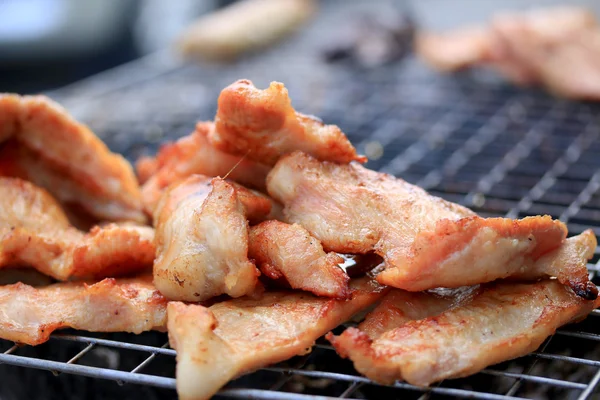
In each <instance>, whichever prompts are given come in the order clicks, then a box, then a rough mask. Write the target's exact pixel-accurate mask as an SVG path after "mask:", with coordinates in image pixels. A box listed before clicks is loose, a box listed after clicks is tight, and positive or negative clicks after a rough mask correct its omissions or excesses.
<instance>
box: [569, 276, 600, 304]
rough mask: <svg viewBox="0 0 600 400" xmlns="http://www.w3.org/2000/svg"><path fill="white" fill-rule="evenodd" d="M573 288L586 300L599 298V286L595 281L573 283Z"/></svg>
mask: <svg viewBox="0 0 600 400" xmlns="http://www.w3.org/2000/svg"><path fill="white" fill-rule="evenodd" d="M569 286H571V289H573V292H575V294H576V295H577V296H579V297H581V298H583V299H585V300H596V299H597V298H598V288H597V287H596V285H594V283H593V282H590V281H588V282H577V283H571V284H570V285H569Z"/></svg>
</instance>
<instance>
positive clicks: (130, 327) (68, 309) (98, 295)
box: [0, 276, 167, 345]
mask: <svg viewBox="0 0 600 400" xmlns="http://www.w3.org/2000/svg"><path fill="white" fill-rule="evenodd" d="M166 318H167V300H166V299H165V298H164V297H163V296H161V294H160V293H159V292H158V290H156V289H155V288H154V286H152V283H151V277H150V276H144V277H137V278H128V279H114V278H107V279H104V280H102V281H100V282H98V283H84V282H61V283H55V284H52V285H49V286H46V287H39V288H34V287H31V286H28V285H25V284H23V283H16V284H13V285H6V286H0V338H2V339H7V340H12V341H14V342H17V343H23V344H29V345H37V344H40V343H44V342H45V341H47V340H48V339H49V337H50V334H51V333H52V332H54V331H55V330H57V329H63V328H75V329H80V330H84V331H90V332H132V333H141V332H144V331H148V330H152V329H159V330H163V329H164V328H165V325H166Z"/></svg>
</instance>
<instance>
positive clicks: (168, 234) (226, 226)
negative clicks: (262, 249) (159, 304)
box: [154, 175, 271, 301]
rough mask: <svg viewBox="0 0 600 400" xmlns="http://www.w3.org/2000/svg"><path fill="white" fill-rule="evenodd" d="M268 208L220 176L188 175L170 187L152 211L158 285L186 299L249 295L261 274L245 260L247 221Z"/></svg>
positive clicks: (266, 202)
mask: <svg viewBox="0 0 600 400" xmlns="http://www.w3.org/2000/svg"><path fill="white" fill-rule="evenodd" d="M236 188H238V189H239V190H238V189H236ZM238 193H242V194H241V195H238ZM270 206H271V203H270V201H269V200H268V199H267V198H266V197H264V196H259V195H255V194H253V192H251V191H249V190H247V189H242V188H239V187H238V186H233V185H232V184H230V183H227V182H225V181H224V180H222V179H220V178H212V179H211V178H208V177H205V176H201V175H192V176H190V177H188V178H187V179H185V180H183V181H181V182H179V183H177V184H174V185H172V186H171V187H169V189H168V190H167V191H166V192H165V193H164V194H163V196H162V198H161V200H160V202H159V204H158V206H157V207H156V209H155V213H154V225H155V227H156V247H157V249H156V260H155V262H154V284H155V285H156V287H157V288H158V289H159V290H160V291H161V293H162V294H164V295H165V296H166V297H167V298H168V299H170V300H184V301H202V300H206V299H209V298H210V297H213V296H217V295H220V294H228V295H229V296H232V297H239V296H243V295H246V294H250V293H252V292H253V291H254V290H255V288H256V287H257V284H258V276H259V274H260V273H259V271H258V269H257V268H256V266H255V265H254V264H253V263H252V262H251V261H250V260H249V259H248V229H249V228H248V220H247V219H248V218H249V216H253V217H254V219H258V217H259V216H260V215H261V214H262V215H263V217H266V216H267V214H269V213H270V211H271V207H270Z"/></svg>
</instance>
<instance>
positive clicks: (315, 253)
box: [248, 220, 350, 299]
mask: <svg viewBox="0 0 600 400" xmlns="http://www.w3.org/2000/svg"><path fill="white" fill-rule="evenodd" d="M248 256H249V257H250V258H251V259H253V260H254V261H255V262H256V265H257V266H258V267H259V268H260V270H261V272H262V273H263V274H264V275H266V276H268V277H269V278H271V279H284V280H285V281H287V282H288V283H289V285H290V286H291V287H292V288H294V289H302V290H306V291H309V292H312V293H314V294H316V295H318V296H326V297H336V298H340V299H343V298H346V297H347V296H348V295H350V290H349V289H348V281H349V279H350V278H349V277H348V275H347V274H346V272H345V271H344V270H343V269H342V268H341V267H340V264H342V263H343V262H344V259H343V258H342V257H341V256H340V255H339V254H337V253H325V251H323V246H321V243H320V242H319V241H318V240H317V239H316V238H314V237H312V236H311V234H310V233H308V231H307V230H306V229H304V228H302V227H301V226H300V225H297V224H292V225H289V224H286V223H284V222H280V221H274V220H271V221H265V222H263V223H261V224H259V225H256V226H254V227H252V228H251V229H250V236H249V247H248Z"/></svg>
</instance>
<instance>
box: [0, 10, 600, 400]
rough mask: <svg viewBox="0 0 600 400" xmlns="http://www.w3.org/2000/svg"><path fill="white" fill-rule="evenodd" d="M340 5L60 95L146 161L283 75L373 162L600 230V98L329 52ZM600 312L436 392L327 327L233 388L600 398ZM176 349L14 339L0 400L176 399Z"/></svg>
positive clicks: (441, 188) (594, 266)
mask: <svg viewBox="0 0 600 400" xmlns="http://www.w3.org/2000/svg"><path fill="white" fill-rule="evenodd" d="M357 3H358V2H357ZM386 4H387V3H386ZM335 7H337V5H335V3H334V5H333V6H329V8H328V7H327V6H324V10H323V12H322V13H321V16H320V17H319V18H318V19H317V21H316V22H315V23H314V24H313V26H311V27H310V29H307V30H306V31H304V32H303V33H302V34H300V35H298V36H297V37H295V38H294V39H292V40H290V41H289V42H287V43H286V44H284V45H282V46H279V47H277V48H276V49H273V50H271V51H269V52H267V53H266V54H263V55H262V56H261V57H260V58H248V59H245V60H243V61H242V62H240V63H238V64H235V65H230V66H217V65H193V66H191V65H187V66H184V65H181V64H179V63H178V62H177V61H176V60H175V59H174V58H173V57H172V55H170V54H169V53H160V54H154V55H152V56H149V57H147V58H145V59H142V60H139V61H136V62H134V63H132V64H129V65H126V66H123V67H120V68H117V69H115V70H112V71H109V72H106V73H104V74H102V75H99V76H97V77H94V78H92V79H89V80H87V81H84V82H81V83H78V84H76V85H73V86H70V87H67V88H64V89H61V90H59V91H56V92H54V93H52V94H51V95H52V96H54V97H55V98H57V99H58V100H59V101H61V102H62V103H63V104H65V106H66V107H67V108H69V109H70V110H71V111H72V112H73V113H74V114H75V115H76V116H77V117H78V118H80V119H81V120H83V121H85V122H87V123H88V124H89V125H90V126H91V127H92V128H93V129H94V130H95V131H96V132H97V133H98V134H99V135H100V136H101V137H103V139H104V140H105V141H106V142H107V144H108V145H109V146H110V147H111V148H112V149H113V150H115V151H119V152H121V153H123V154H125V155H126V156H127V157H128V158H129V159H130V160H132V161H134V160H135V159H136V158H137V157H139V156H140V155H142V154H150V153H153V152H155V151H156V149H157V147H158V146H159V144H160V143H162V142H164V141H166V140H172V139H175V138H177V137H180V136H182V135H185V134H188V133H189V132H191V131H192V129H193V126H194V124H195V122H196V121H198V120H202V119H211V118H212V117H213V116H214V112H215V107H216V98H217V95H218V93H219V90H220V89H221V88H222V87H224V86H226V85H227V84H229V83H231V82H232V81H234V80H236V79H238V78H242V77H244V78H249V79H252V80H253V81H254V82H255V84H257V86H261V87H264V86H265V85H266V84H268V82H269V81H270V80H280V81H282V82H284V83H285V84H286V86H287V87H288V88H289V90H290V94H291V97H292V99H293V101H294V105H295V106H296V108H298V109H299V110H301V111H303V112H305V113H312V114H315V115H318V116H320V117H322V118H323V119H324V120H325V121H326V122H327V123H333V124H338V125H339V126H340V127H341V128H342V129H343V130H344V131H345V132H346V133H347V134H348V136H349V137H350V139H351V140H352V141H353V143H355V144H356V145H357V147H358V149H359V150H360V151H361V152H363V153H366V154H367V155H368V156H370V161H369V163H368V167H370V168H374V169H378V170H381V171H385V172H389V173H392V174H395V175H397V176H400V177H402V178H404V179H406V180H407V181H409V182H412V183H415V184H417V185H420V186H422V187H424V188H426V189H427V190H429V191H430V192H431V193H432V194H435V195H438V196H441V197H444V198H446V199H448V200H451V201H454V202H458V203H461V204H463V205H466V206H468V207H471V208H472V209H474V210H475V211H476V212H478V213H479V214H480V215H482V216H509V217H513V218H517V217H523V216H527V215H536V214H549V215H551V216H553V217H554V218H560V219H561V220H562V221H564V222H565V223H567V225H568V227H569V231H570V234H571V235H573V234H578V233H580V232H582V231H583V230H584V229H587V228H592V229H594V231H595V232H596V234H597V235H598V234H600V192H599V191H600V141H598V136H599V135H600V120H599V119H598V117H597V116H598V115H599V113H598V111H599V107H598V106H597V105H593V104H585V103H574V102H568V101H564V100H557V99H554V98H551V97H549V96H546V95H544V94H542V93H540V92H537V91H531V90H518V89H515V88H513V87H511V86H510V85H506V84H504V83H501V82H497V81H495V80H493V79H491V78H490V77H489V76H487V75H485V73H481V72H471V73H465V74H462V75H460V76H452V77H446V76H439V75H436V74H433V73H431V72H428V71H427V70H426V69H425V68H424V67H423V66H422V65H421V64H419V62H418V61H416V60H414V59H412V58H410V57H409V58H408V59H406V60H404V61H402V62H399V63H393V64H389V65H383V66H379V67H375V68H362V67H359V66H356V65H352V64H350V63H342V64H336V65H331V64H327V63H326V62H324V61H323V58H322V56H321V52H320V50H321V48H320V47H319V45H318V44H319V43H321V39H320V38H323V37H326V35H324V31H325V30H326V29H328V27H331V26H335V25H336V24H339V22H340V21H341V20H346V19H347V18H348V16H347V14H344V13H340V12H336V13H334V12H332V10H333V9H335ZM382 9H383V10H384V11H383V12H385V7H382ZM354 12H355V11H354ZM336 18H337V20H336ZM336 21H337V22H336ZM329 29H330V28H329ZM599 258H600V250H599V249H596V252H595V255H594V258H593V259H592V260H591V262H590V264H589V265H588V268H589V270H590V274H591V276H592V277H593V279H594V280H595V281H596V282H598V280H597V279H596V277H597V274H598V272H599V267H600V264H599V262H598V260H599ZM599 318H600V312H598V311H594V312H593V313H592V314H591V316H590V317H589V318H588V319H587V320H586V321H584V322H583V323H580V324H577V325H571V326H568V327H565V328H563V329H561V330H559V331H558V332H557V333H556V334H555V335H554V336H552V337H550V338H549V339H548V340H546V341H545V343H544V344H543V345H542V346H541V348H540V349H539V350H538V351H536V352H534V353H532V354H530V355H528V356H525V357H522V358H520V359H518V360H514V361H510V362H505V363H502V364H499V365H496V366H493V367H490V368H488V369H486V370H484V371H483V372H481V373H479V374H476V375H475V376H473V377H469V378H464V379H458V380H451V381H444V382H442V383H441V384H438V385H435V386H433V387H431V388H429V389H423V388H416V387H413V386H411V385H408V384H404V383H396V384H395V385H392V386H381V385H377V384H375V383H373V382H371V381H369V380H368V379H366V378H363V377H361V376H359V375H358V374H357V373H356V371H355V370H354V369H353V368H352V364H351V363H350V362H348V361H347V360H341V359H340V358H339V357H337V356H336V355H335V352H334V351H333V349H332V348H331V347H330V346H329V345H328V344H327V342H326V341H324V340H323V339H320V340H319V341H318V342H317V344H316V346H315V348H314V349H313V352H312V353H311V354H310V355H307V356H303V357H296V358H294V359H292V360H290V361H288V362H285V363H282V364H280V365H277V366H273V367H270V368H265V369H262V370H260V371H257V372H255V373H252V374H248V375H245V376H243V377H241V378H239V379H237V380H235V381H233V382H232V383H230V384H229V385H228V386H227V387H226V388H225V389H224V390H223V391H221V392H220V393H219V396H220V397H229V398H236V397H237V398H249V397H251V398H260V399H288V398H289V399H303V398H314V397H312V396H314V395H318V396H324V397H323V398H403V399H404V398H407V399H410V398H415V399H426V398H438V397H441V398H444V397H455V398H481V399H508V398H573V399H587V398H593V397H598V394H595V393H594V391H595V389H596V386H597V385H598V382H599V381H600V328H598V326H600V324H599V323H600V320H599ZM340 329H342V328H338V330H340ZM174 356H175V351H174V350H172V349H169V348H168V344H167V336H166V335H165V334H161V333H146V334H142V335H138V336H134V335H126V334H111V335H97V334H90V333H82V332H71V331H67V333H61V334H54V335H53V336H52V338H51V340H50V341H49V342H48V343H47V344H44V345H41V346H38V347H36V348H31V347H18V346H16V345H13V343H9V342H6V341H2V340H0V363H2V364H3V365H0V374H1V376H2V377H3V378H2V381H3V382H2V384H1V385H0V398H2V399H4V398H7V399H11V398H13V397H14V398H35V397H39V396H40V394H39V393H40V390H41V391H43V393H44V394H43V397H44V398H52V393H60V394H57V395H56V396H55V397H57V398H64V393H65V392H66V391H68V392H69V393H70V394H72V395H74V396H75V395H77V396H84V395H85V396H86V397H94V396H96V397H103V396H104V397H116V396H125V397H127V398H142V397H144V398H147V399H152V398H169V397H174V396H175V393H174V391H173V390H172V389H173V388H174V387H175V380H174V368H175V361H174ZM12 366H19V367H25V368H13V367H12ZM40 369H41V370H48V371H51V372H52V373H53V374H54V375H60V376H58V377H54V376H52V375H51V374H47V373H43V372H40V371H37V370H40ZM74 376H84V377H88V378H92V379H88V380H82V379H83V378H77V379H78V380H77V379H76V378H74ZM96 378H100V380H99V379H96ZM101 380H103V381H101ZM105 380H111V381H116V382H117V383H118V384H119V385H114V384H107V383H106V382H105ZM101 382H103V383H101ZM126 384H139V385H141V386H137V385H126ZM123 385H124V386H123ZM151 388H157V389H151ZM163 389H164V390H163ZM32 393H34V394H35V395H32Z"/></svg>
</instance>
